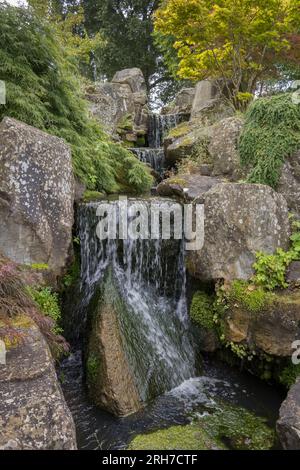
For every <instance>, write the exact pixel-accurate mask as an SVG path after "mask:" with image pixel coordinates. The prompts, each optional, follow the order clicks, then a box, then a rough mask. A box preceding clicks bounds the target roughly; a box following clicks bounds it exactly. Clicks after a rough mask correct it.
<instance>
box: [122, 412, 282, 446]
mask: <svg viewBox="0 0 300 470" xmlns="http://www.w3.org/2000/svg"><path fill="white" fill-rule="evenodd" d="M275 443H276V435H275V431H274V430H273V429H271V428H270V427H269V426H268V425H267V424H266V421H265V419H264V418H261V417H257V416H255V415H254V414H253V413H251V412H249V411H247V410H245V409H243V408H239V407H235V406H232V405H228V404H224V403H218V408H217V409H216V411H215V412H213V413H211V414H205V415H203V416H202V417H200V418H197V420H195V422H193V423H192V424H189V425H186V426H172V427H170V428H168V429H163V430H159V431H156V432H152V433H148V434H142V435H139V436H136V437H135V438H134V439H133V440H132V441H131V443H130V445H129V450H213V449H215V450H216V449H220V450H231V449H234V450H269V449H271V448H273V447H274V446H275Z"/></svg>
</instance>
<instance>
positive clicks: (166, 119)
mask: <svg viewBox="0 0 300 470" xmlns="http://www.w3.org/2000/svg"><path fill="white" fill-rule="evenodd" d="M188 118H189V116H187V115H186V114H151V115H150V116H149V131H148V143H149V147H150V148H155V149H157V148H161V147H162V146H163V143H164V139H165V138H166V137H167V135H168V133H169V132H170V130H171V129H173V128H174V127H176V126H178V124H180V123H181V122H183V121H187V120H188Z"/></svg>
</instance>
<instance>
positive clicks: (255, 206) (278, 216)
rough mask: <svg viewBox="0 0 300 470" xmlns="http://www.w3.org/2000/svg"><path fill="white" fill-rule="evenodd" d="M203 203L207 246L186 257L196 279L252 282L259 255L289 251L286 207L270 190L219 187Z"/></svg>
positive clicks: (202, 199) (245, 187) (252, 185)
mask: <svg viewBox="0 0 300 470" xmlns="http://www.w3.org/2000/svg"><path fill="white" fill-rule="evenodd" d="M196 202H197V201H196ZM200 202H201V203H202V202H204V211H205V231H204V237H205V240H204V246H203V248H202V249H201V250H200V251H197V252H194V251H190V252H188V255H187V256H188V268H189V271H190V273H191V274H192V275H193V276H194V277H196V278H198V279H200V280H203V281H210V280H216V279H226V280H232V279H249V278H250V277H251V276H252V275H253V267H252V266H253V263H254V262H255V254H256V252H258V251H262V252H265V253H273V252H274V251H276V249H277V248H280V247H281V248H284V249H285V248H287V247H288V244H289V236H290V230H289V219H288V208H287V204H286V201H285V199H284V198H283V196H281V195H280V194H277V193H276V192H275V191H274V190H272V189H271V188H270V187H268V186H263V185H254V184H242V183H241V184H238V183H221V184H218V185H217V186H214V187H213V188H212V189H211V190H210V191H208V192H207V193H206V194H204V196H203V197H202V198H201V201H200Z"/></svg>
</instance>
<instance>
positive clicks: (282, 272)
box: [253, 221, 300, 290]
mask: <svg viewBox="0 0 300 470" xmlns="http://www.w3.org/2000/svg"><path fill="white" fill-rule="evenodd" d="M292 227H293V230H294V233H293V235H292V236H291V237H290V240H291V242H292V245H291V247H290V249H289V250H288V251H284V250H282V249H281V248H279V249H278V250H277V251H276V253H275V254H273V255H268V254H265V253H261V252H259V253H257V255H256V258H257V261H256V263H255V264H254V266H253V267H254V269H255V271H256V273H255V276H254V277H253V281H254V283H255V284H257V285H259V286H263V287H265V288H266V289H268V290H273V289H275V288H276V287H281V288H286V287H288V284H287V282H286V270H287V268H288V266H289V265H290V263H291V262H292V261H295V260H299V259H300V230H299V229H300V223H299V222H297V221H295V222H293V224H292Z"/></svg>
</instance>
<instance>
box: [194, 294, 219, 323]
mask: <svg viewBox="0 0 300 470" xmlns="http://www.w3.org/2000/svg"><path fill="white" fill-rule="evenodd" d="M213 301H214V299H213V298H212V297H211V296H209V295H208V294H206V293H205V292H201V291H198V292H196V293H195V294H194V296H193V300H192V304H191V309H190V317H191V319H192V320H193V322H195V323H196V324H197V325H198V326H200V327H201V328H206V329H207V330H213V329H214V328H215V326H216V325H215V311H214V305H213Z"/></svg>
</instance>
